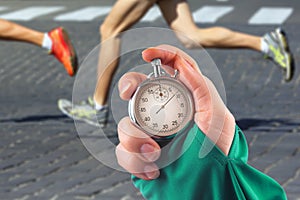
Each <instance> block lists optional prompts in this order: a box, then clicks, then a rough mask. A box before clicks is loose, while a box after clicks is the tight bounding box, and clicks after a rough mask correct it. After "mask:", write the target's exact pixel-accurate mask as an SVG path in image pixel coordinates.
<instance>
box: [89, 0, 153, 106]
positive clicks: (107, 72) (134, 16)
mask: <svg viewBox="0 0 300 200" xmlns="http://www.w3.org/2000/svg"><path fill="white" fill-rule="evenodd" d="M155 2H156V0H130V1H128V0H118V1H117V2H116V4H115V5H114V7H113V8H112V10H111V12H110V13H109V15H108V16H107V17H106V19H105V20H104V22H103V24H102V25H101V28H100V34H101V42H102V47H101V50H100V55H99V63H98V80H97V85H96V90H95V93H94V100H96V102H97V103H98V104H99V105H105V104H106V101H107V95H108V90H109V86H110V82H111V79H112V76H113V73H114V72H115V70H116V67H117V66H118V60H113V59H114V58H117V57H118V56H119V49H120V42H121V41H120V38H119V37H118V34H119V33H120V32H122V31H125V30H126V29H128V28H130V27H131V26H132V25H133V24H135V23H136V22H137V21H138V20H140V19H141V18H142V17H143V16H144V14H145V13H146V12H147V11H148V9H149V8H150V7H151V6H152V5H153V4H154V3H155Z"/></svg>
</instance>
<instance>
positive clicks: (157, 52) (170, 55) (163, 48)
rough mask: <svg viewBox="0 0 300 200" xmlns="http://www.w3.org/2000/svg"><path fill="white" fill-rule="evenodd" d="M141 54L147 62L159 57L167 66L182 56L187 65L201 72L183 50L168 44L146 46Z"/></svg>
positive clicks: (173, 64) (173, 63)
mask: <svg viewBox="0 0 300 200" xmlns="http://www.w3.org/2000/svg"><path fill="white" fill-rule="evenodd" d="M142 56H143V59H144V60H145V61H147V62H151V61H152V60H153V59H155V58H160V59H161V61H162V64H164V65H168V66H175V65H176V61H177V60H178V58H182V59H184V60H186V62H187V63H188V65H190V66H191V67H192V68H193V69H194V70H196V71H198V72H199V73H201V72H200V70H199V68H198V65H197V63H196V61H195V60H194V59H193V58H191V57H190V56H189V55H188V54H186V53H185V52H184V51H182V50H180V49H178V48H176V47H173V46H170V45H159V46H157V47H151V48H148V49H146V50H145V51H143V52H142Z"/></svg>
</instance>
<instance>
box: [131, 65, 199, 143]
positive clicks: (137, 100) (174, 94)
mask: <svg viewBox="0 0 300 200" xmlns="http://www.w3.org/2000/svg"><path fill="white" fill-rule="evenodd" d="M151 64H152V66H153V68H154V72H153V73H151V74H149V75H148V78H147V79H146V80H145V81H144V82H142V83H141V84H140V85H139V87H138V88H137V90H136V91H135V93H134V95H133V97H132V98H131V99H130V101H129V106H128V111H129V117H130V119H131V121H132V122H133V123H134V124H135V125H136V126H137V127H139V128H140V129H142V130H143V131H145V132H146V133H148V134H149V135H151V136H152V137H154V138H157V139H159V138H166V137H171V136H174V135H175V134H176V133H177V132H179V131H180V130H182V129H183V128H184V127H185V126H186V125H187V124H188V123H189V122H190V121H191V120H193V117H194V101H193V97H192V94H191V93H190V91H189V90H188V89H187V88H186V86H185V85H183V84H182V83H181V82H180V81H179V80H178V79H177V75H178V71H175V75H174V76H169V75H167V74H165V73H163V72H161V61H160V59H155V60H153V61H152V62H151Z"/></svg>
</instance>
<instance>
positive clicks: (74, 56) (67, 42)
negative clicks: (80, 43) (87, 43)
mask: <svg viewBox="0 0 300 200" xmlns="http://www.w3.org/2000/svg"><path fill="white" fill-rule="evenodd" d="M61 30H62V34H61V37H62V38H63V42H65V43H64V45H65V46H68V47H69V51H70V62H71V64H72V69H71V70H72V73H71V74H70V76H74V75H75V74H76V73H77V70H78V59H77V54H76V51H75V48H74V46H73V44H72V43H71V40H70V37H69V35H68V33H67V32H66V30H65V29H64V28H63V27H61ZM67 71H69V70H67Z"/></svg>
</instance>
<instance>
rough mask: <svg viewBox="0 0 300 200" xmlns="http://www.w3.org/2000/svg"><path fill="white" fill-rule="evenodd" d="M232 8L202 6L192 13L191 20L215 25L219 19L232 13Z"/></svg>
mask: <svg viewBox="0 0 300 200" xmlns="http://www.w3.org/2000/svg"><path fill="white" fill-rule="evenodd" d="M233 9H234V8H233V6H203V7H202V8H200V9H198V10H197V11H195V12H193V18H194V20H195V22H198V23H215V22H216V21H217V20H218V19H219V18H221V17H223V16H224V15H226V14H228V13H230V12H231V11H233Z"/></svg>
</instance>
